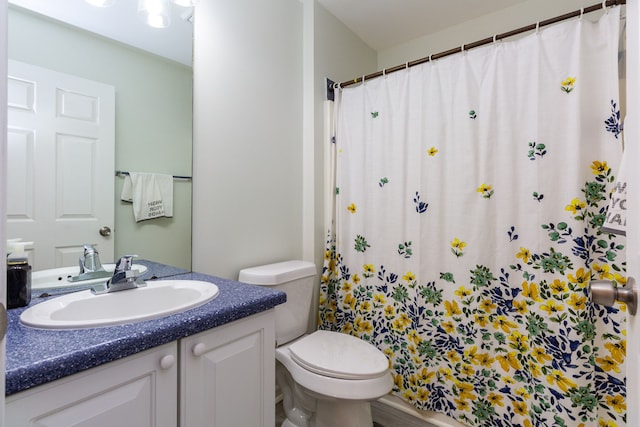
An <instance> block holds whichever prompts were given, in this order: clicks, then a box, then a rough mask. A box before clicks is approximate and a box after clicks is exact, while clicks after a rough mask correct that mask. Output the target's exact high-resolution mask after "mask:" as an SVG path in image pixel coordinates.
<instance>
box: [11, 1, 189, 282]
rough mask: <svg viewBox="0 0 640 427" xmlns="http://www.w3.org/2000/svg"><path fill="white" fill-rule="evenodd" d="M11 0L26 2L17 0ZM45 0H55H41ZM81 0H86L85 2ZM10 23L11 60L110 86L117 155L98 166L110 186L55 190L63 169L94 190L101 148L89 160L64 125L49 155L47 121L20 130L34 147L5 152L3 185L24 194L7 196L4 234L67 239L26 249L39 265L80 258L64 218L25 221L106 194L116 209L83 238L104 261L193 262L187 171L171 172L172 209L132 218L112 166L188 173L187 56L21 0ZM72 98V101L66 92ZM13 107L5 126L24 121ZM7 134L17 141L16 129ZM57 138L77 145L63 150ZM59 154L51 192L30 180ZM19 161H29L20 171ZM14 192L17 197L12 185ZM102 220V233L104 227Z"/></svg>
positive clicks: (56, 264) (64, 264)
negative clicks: (129, 257) (149, 47)
mask: <svg viewBox="0 0 640 427" xmlns="http://www.w3.org/2000/svg"><path fill="white" fill-rule="evenodd" d="M74 1H75V0H74ZM15 2H17V3H20V1H19V0H15ZM49 2H51V0H43V1H42V3H49ZM68 2H69V0H65V6H68V4H67V3H68ZM31 3H38V2H31ZM78 3H80V2H78ZM82 3H84V1H82ZM122 3H129V4H131V3H135V2H130V1H127V2H122ZM83 7H87V6H86V4H85V5H84V6H83ZM89 7H90V6H89ZM96 9H97V8H96ZM174 22H175V21H174ZM118 30H121V28H118ZM122 31H123V32H124V30H122ZM157 31H162V30H157ZM8 33H9V38H8V42H9V60H10V63H19V64H28V65H32V66H35V67H37V68H38V69H45V70H50V71H52V72H54V73H60V74H63V75H65V76H72V77H77V78H80V79H82V80H83V81H84V80H88V81H92V82H96V83H98V84H101V85H105V86H110V87H112V88H113V92H114V107H113V111H114V117H113V119H114V120H113V129H112V132H113V141H114V149H113V150H114V153H112V157H113V160H112V161H111V163H109V161H108V159H107V160H106V161H105V162H106V163H108V165H109V166H111V164H113V169H111V167H108V168H103V169H105V170H106V172H103V173H102V174H103V175H108V176H106V177H105V176H102V178H101V179H106V180H107V181H108V182H109V183H110V184H111V186H110V188H112V189H113V190H111V191H109V192H106V194H93V193H92V194H71V195H70V194H59V193H60V192H61V190H59V187H60V182H59V181H61V179H62V178H61V177H63V178H66V179H68V180H70V181H73V180H75V182H76V183H79V184H78V185H79V186H78V188H81V189H83V188H88V189H89V190H88V191H87V192H91V189H92V188H95V187H94V186H93V185H92V183H93V180H94V179H98V178H94V177H92V176H87V175H91V174H92V173H93V172H95V170H98V169H100V166H101V163H100V162H101V160H100V159H101V158H99V157H98V158H96V157H91V156H92V155H94V154H95V153H93V152H90V153H89V158H91V159H94V160H92V161H89V163H91V162H93V163H91V164H89V165H87V164H86V163H87V162H84V161H82V160H79V161H78V160H75V158H74V156H76V155H77V153H78V152H79V151H80V152H81V151H82V150H83V149H84V148H83V147H84V146H83V145H82V141H80V142H78V141H76V140H73V141H72V142H73V143H71V144H67V145H65V144H62V143H61V142H60V141H61V140H63V139H64V138H63V137H61V136H60V135H61V134H65V132H64V131H61V132H58V133H56V138H55V144H57V145H56V148H55V149H54V151H52V153H54V154H53V156H47V157H45V158H42V157H43V156H42V155H40V156H38V155H37V154H38V153H39V152H42V143H43V142H42V139H38V138H39V137H40V136H41V135H42V134H43V133H44V130H38V131H36V132H32V133H33V136H32V138H31V139H29V138H24V140H25V141H26V142H28V143H30V144H31V145H30V148H29V149H25V150H23V152H24V153H26V154H25V156H23V157H24V158H22V159H21V161H20V162H13V161H12V158H11V156H10V157H9V159H10V164H9V166H8V167H9V169H10V170H11V168H12V167H13V168H14V171H13V173H9V177H8V182H7V187H8V188H9V189H14V190H15V191H14V194H17V195H18V196H17V199H16V200H19V201H21V203H18V204H17V205H18V206H16V203H14V204H13V205H12V203H11V201H9V203H8V218H7V238H22V239H23V240H27V241H33V242H34V247H36V248H38V242H39V241H40V242H45V241H49V240H54V241H60V242H62V243H59V244H57V246H56V247H55V249H54V250H53V251H52V253H47V254H46V256H45V255H42V256H41V255H40V254H39V253H38V252H37V250H36V251H30V259H31V258H32V259H31V262H32V265H33V269H34V271H38V270H44V269H50V268H58V267H67V266H71V265H77V263H78V256H77V254H78V251H80V253H82V246H80V248H77V247H69V246H68V244H67V243H65V241H64V237H65V232H64V227H63V231H55V230H54V229H53V227H54V225H51V224H45V226H42V227H40V228H36V229H34V231H28V230H27V229H26V228H24V226H25V224H28V223H31V222H34V221H37V220H38V219H39V217H40V215H41V214H42V213H43V211H45V210H46V211H50V212H54V213H55V214H56V218H55V222H56V223H63V224H66V223H67V222H69V220H70V218H69V217H65V216H64V215H60V214H59V212H60V211H61V208H60V206H61V204H62V203H77V204H82V203H87V204H91V205H92V206H93V202H87V200H92V201H93V200H97V201H101V202H102V201H107V202H109V203H110V206H111V207H110V208H105V209H101V211H102V212H107V213H108V214H111V216H110V218H111V219H110V220H109V219H107V220H105V221H106V222H105V223H101V224H99V226H95V227H92V229H91V233H92V238H91V240H89V241H85V242H83V243H88V244H92V245H95V247H96V248H97V249H98V251H99V252H100V257H101V259H102V260H103V262H105V263H110V262H114V261H115V260H117V259H118V257H120V256H121V255H124V254H137V255H138V256H139V258H140V259H142V260H150V261H153V262H157V263H163V264H167V265H171V266H175V267H178V268H180V269H186V270H190V269H191V180H189V179H177V180H174V181H173V194H172V198H173V216H171V217H158V218H153V219H148V220H142V221H136V219H135V217H134V213H133V209H132V204H131V203H127V202H124V201H122V200H121V194H122V189H123V185H124V177H123V176H122V175H121V174H120V175H118V174H116V171H126V172H150V173H159V174H168V175H173V176H187V177H190V176H191V170H192V169H191V154H192V147H191V142H192V88H193V84H192V68H191V66H190V65H185V64H184V63H181V62H179V61H177V60H175V59H167V58H165V57H161V56H159V55H158V54H155V53H149V52H148V51H145V50H142V49H140V48H137V47H132V46H130V45H128V44H125V43H124V42H121V41H115V40H112V39H109V38H106V37H104V36H100V35H97V34H95V33H92V32H89V31H87V30H84V29H80V28H78V27H75V26H71V25H69V24H67V23H63V22H61V21H58V20H54V19H52V18H50V17H48V16H44V15H42V14H40V13H35V12H33V11H32V10H28V9H26V8H23V7H19V6H17V5H15V4H10V7H9V29H8ZM189 49H190V46H189ZM189 52H190V50H189ZM189 55H190V53H189ZM10 74H11V73H10ZM10 78H11V76H10ZM10 92H11V91H10ZM69 92H70V93H74V92H73V91H69ZM10 104H11V97H10ZM69 105H71V106H73V105H74V104H73V102H69ZM69 108H70V107H69ZM9 114H10V121H9V132H10V133H11V131H12V129H13V130H15V129H16V128H19V129H20V130H21V131H24V126H23V127H22V128H21V127H20V126H21V124H20V123H18V124H16V125H13V127H12V124H11V107H10V113H9ZM23 133H25V132H23ZM67 133H68V134H70V133H71V132H67ZM65 136H66V137H69V135H66V134H65ZM72 136H73V135H72ZM71 139H73V138H71ZM18 140H20V138H18ZM9 141H10V142H9V145H10V147H11V144H12V142H11V141H12V139H11V134H10V137H9ZM13 141H16V139H15V138H14V140H13ZM39 144H40V145H39ZM61 146H71V147H79V148H78V149H69V150H66V151H65V150H64V149H61V148H60V147H61ZM88 151H91V149H88ZM70 153H72V154H70ZM52 157H53V158H52ZM107 157H108V156H107ZM60 158H62V160H64V161H63V162H62V163H59V162H60ZM55 162H58V163H56V164H62V165H63V166H58V168H59V171H58V172H57V173H56V174H55V175H54V179H53V181H55V185H53V186H52V187H51V188H53V190H51V192H54V193H55V196H54V197H49V196H51V195H50V194H42V193H38V192H37V191H36V190H38V188H36V187H35V185H34V184H33V183H34V182H35V180H36V179H37V175H38V174H39V173H43V171H46V170H47V169H50V168H51V164H53V163H55ZM102 166H104V164H102ZM20 168H23V169H24V170H18V171H17V172H16V171H15V170H16V169H20ZM10 172H11V171H10ZM16 177H20V178H19V179H18V178H16ZM87 182H89V184H87ZM80 184H82V185H84V187H83V186H82V185H80ZM78 192H79V193H83V192H82V191H78ZM8 193H9V196H10V197H11V195H12V190H9V191H8ZM67 193H68V192H67ZM85 193H86V192H85ZM44 199H47V200H50V201H49V202H47V203H49V205H43V204H42V203H44V202H43V200H44ZM60 200H63V202H61V201H60ZM70 200H71V201H70ZM74 200H75V201H74ZM36 207H37V208H38V209H36ZM110 209H111V211H110ZM80 217H81V216H80ZM107 218H109V215H107ZM80 219H81V220H85V219H86V218H82V217H81V218H80ZM65 221H67V222H65ZM87 222H88V220H87ZM104 227H108V228H109V229H110V234H109V233H107V235H106V236H104V235H102V234H104ZM101 228H102V229H103V230H102V231H103V233H100V229H101ZM66 234H68V233H66Z"/></svg>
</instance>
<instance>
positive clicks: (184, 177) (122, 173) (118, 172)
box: [116, 171, 193, 181]
mask: <svg viewBox="0 0 640 427" xmlns="http://www.w3.org/2000/svg"><path fill="white" fill-rule="evenodd" d="M124 175H129V172H125V171H116V176H124ZM173 179H182V180H187V181H191V180H192V179H193V178H192V177H190V176H182V175H173Z"/></svg>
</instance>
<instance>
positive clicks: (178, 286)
mask: <svg viewBox="0 0 640 427" xmlns="http://www.w3.org/2000/svg"><path fill="white" fill-rule="evenodd" d="M218 293H219V290H218V287H217V286H216V285H215V284H213V283H209V282H203V281H199V280H160V281H157V282H147V286H146V287H142V288H136V289H129V290H126V291H119V292H113V293H108V294H101V295H94V294H93V293H92V292H91V290H86V291H81V292H74V293H71V294H67V295H63V296H60V297H56V298H52V299H50V300H47V301H45V302H42V303H40V304H36V305H34V306H33V307H29V308H28V309H27V310H25V311H24V312H23V313H22V315H21V316H20V321H21V322H22V323H23V324H25V325H27V326H33V327H35V328H44V329H79V328H94V327H98V326H111V325H119V324H123V323H134V322H141V321H143V320H150V319H157V318H160V317H164V316H168V315H170V314H175V313H178V312H181V311H185V310H188V309H190V308H194V307H197V306H199V305H202V304H204V303H206V302H208V301H211V300H212V299H214V298H215V297H217V296H218Z"/></svg>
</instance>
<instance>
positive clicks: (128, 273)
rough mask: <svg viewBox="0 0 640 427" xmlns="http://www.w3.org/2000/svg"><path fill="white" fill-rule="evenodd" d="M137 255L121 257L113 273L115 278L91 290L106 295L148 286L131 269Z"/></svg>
mask: <svg viewBox="0 0 640 427" xmlns="http://www.w3.org/2000/svg"><path fill="white" fill-rule="evenodd" d="M136 256H137V255H124V256H122V257H120V259H119V260H118V262H117V263H116V268H115V270H114V271H113V276H112V277H111V279H109V280H108V281H107V282H105V283H102V284H100V285H98V286H95V287H94V288H93V289H91V292H93V293H94V294H96V295H98V294H106V293H109V292H117V291H124V290H126V289H135V288H141V287H144V286H147V284H146V283H145V281H144V280H142V279H139V278H137V277H136V272H135V270H132V269H131V266H132V265H133V258H134V257H136Z"/></svg>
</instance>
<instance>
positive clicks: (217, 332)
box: [180, 310, 275, 427]
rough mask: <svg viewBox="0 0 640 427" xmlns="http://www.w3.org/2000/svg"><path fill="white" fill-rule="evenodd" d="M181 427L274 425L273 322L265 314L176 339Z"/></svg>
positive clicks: (269, 314) (271, 316) (270, 314)
mask: <svg viewBox="0 0 640 427" xmlns="http://www.w3.org/2000/svg"><path fill="white" fill-rule="evenodd" d="M180 355H181V364H180V426H181V427H273V426H274V425H275V317H274V313H273V310H269V311H266V312H263V313H260V314H257V315H254V316H251V317H247V318H245V319H242V320H240V321H236V322H233V323H229V324H227V325H224V326H221V327H219V328H215V329H211V330H209V331H205V332H201V333H199V334H197V335H193V336H190V337H188V338H185V339H182V340H180Z"/></svg>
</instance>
